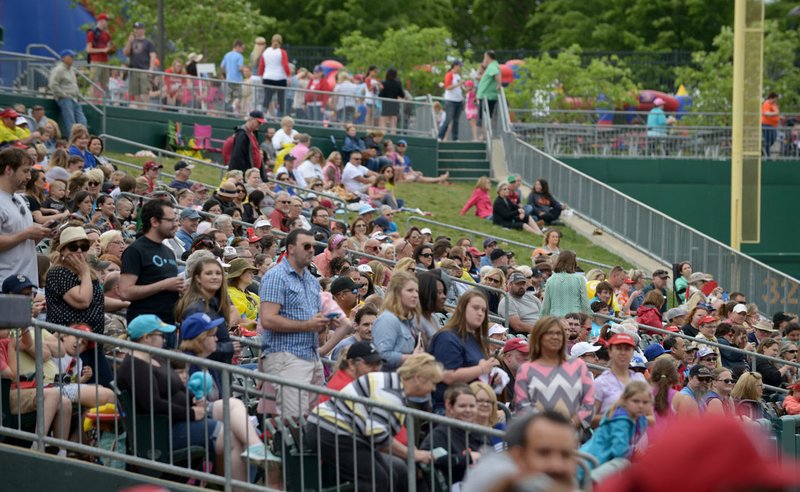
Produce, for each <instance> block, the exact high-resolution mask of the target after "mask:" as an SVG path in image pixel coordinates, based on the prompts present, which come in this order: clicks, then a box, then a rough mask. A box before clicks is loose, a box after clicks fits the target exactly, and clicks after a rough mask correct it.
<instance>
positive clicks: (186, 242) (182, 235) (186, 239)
mask: <svg viewBox="0 0 800 492" xmlns="http://www.w3.org/2000/svg"><path fill="white" fill-rule="evenodd" d="M178 220H179V222H180V227H179V228H178V232H176V233H175V239H177V240H178V241H180V242H181V244H182V245H183V250H184V251H190V250H191V249H192V241H194V237H195V235H196V234H197V224H199V223H200V213H199V212H198V211H197V210H195V209H193V208H184V209H183V210H181V214H180V216H179V219H178Z"/></svg>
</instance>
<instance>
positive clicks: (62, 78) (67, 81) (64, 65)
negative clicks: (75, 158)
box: [47, 50, 86, 135]
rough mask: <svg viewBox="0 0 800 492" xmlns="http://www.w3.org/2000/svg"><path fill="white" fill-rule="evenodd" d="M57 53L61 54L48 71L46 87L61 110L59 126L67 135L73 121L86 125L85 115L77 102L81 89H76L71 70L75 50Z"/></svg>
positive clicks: (76, 80)
mask: <svg viewBox="0 0 800 492" xmlns="http://www.w3.org/2000/svg"><path fill="white" fill-rule="evenodd" d="M59 54H60V55H61V61H60V62H58V63H57V64H56V66H55V67H53V70H52V71H51V72H50V78H49V80H48V81H47V87H48V89H50V92H52V93H53V96H54V97H55V98H56V102H57V103H58V108H59V109H60V110H61V122H62V123H63V125H64V126H63V127H61V128H63V130H64V134H65V135H69V133H70V132H71V131H72V125H74V124H75V123H80V124H82V125H86V116H85V115H84V114H83V108H81V105H80V103H78V97H79V96H80V94H81V91H80V89H78V79H77V78H76V77H75V72H74V71H73V70H72V64H73V63H74V62H75V52H74V51H72V50H62V51H61V53H59Z"/></svg>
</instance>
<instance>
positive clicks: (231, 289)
mask: <svg viewBox="0 0 800 492" xmlns="http://www.w3.org/2000/svg"><path fill="white" fill-rule="evenodd" d="M257 272H258V269H257V268H256V267H254V266H251V265H250V264H249V263H247V260H245V259H244V258H236V259H235V260H233V261H231V262H230V266H229V267H228V296H229V297H230V299H231V303H232V304H233V307H234V308H235V309H236V311H237V313H238V314H239V317H240V318H241V320H240V321H239V325H240V326H241V327H243V328H246V329H248V330H255V329H256V320H257V319H258V307H259V305H260V304H261V300H260V299H259V298H258V296H257V295H256V294H253V293H252V292H250V291H248V290H247V288H248V287H250V284H252V283H253V278H254V277H253V276H254V275H255V274H256V273H257Z"/></svg>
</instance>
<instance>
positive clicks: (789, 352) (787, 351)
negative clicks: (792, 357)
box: [783, 350, 797, 354]
mask: <svg viewBox="0 0 800 492" xmlns="http://www.w3.org/2000/svg"><path fill="white" fill-rule="evenodd" d="M783 352H784V353H785V354H796V353H797V350H784V351H783Z"/></svg>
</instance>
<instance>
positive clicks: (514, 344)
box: [503, 338, 530, 354]
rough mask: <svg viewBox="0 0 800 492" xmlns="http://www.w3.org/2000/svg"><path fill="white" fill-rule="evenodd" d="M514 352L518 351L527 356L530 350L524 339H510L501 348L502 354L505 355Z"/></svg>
mask: <svg viewBox="0 0 800 492" xmlns="http://www.w3.org/2000/svg"><path fill="white" fill-rule="evenodd" d="M514 350H519V351H520V352H522V353H523V354H527V353H528V351H529V350H530V346H529V345H528V342H526V341H525V339H524V338H512V339H511V340H509V341H507V342H506V344H505V345H504V346H503V353H504V354H507V353H509V352H513V351H514Z"/></svg>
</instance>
